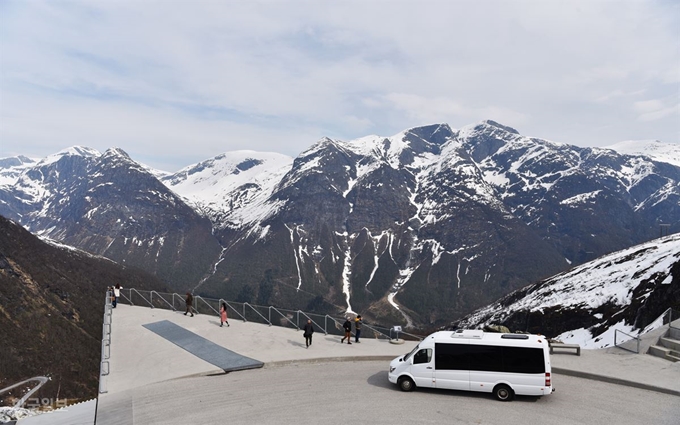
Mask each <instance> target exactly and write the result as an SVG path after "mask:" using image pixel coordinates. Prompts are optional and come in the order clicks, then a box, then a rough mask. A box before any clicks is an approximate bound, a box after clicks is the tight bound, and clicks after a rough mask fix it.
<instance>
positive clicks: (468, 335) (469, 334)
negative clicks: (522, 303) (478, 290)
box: [426, 329, 547, 346]
mask: <svg viewBox="0 0 680 425" xmlns="http://www.w3.org/2000/svg"><path fill="white" fill-rule="evenodd" d="M430 338H432V339H434V342H444V343H451V342H454V343H455V342H457V341H461V342H462V341H469V342H473V343H474V341H483V342H485V343H496V344H502V345H520V346H521V345H527V344H532V345H533V344H536V343H538V344H543V343H544V342H546V341H547V339H546V338H545V337H544V336H542V335H534V334H513V333H496V332H484V331H483V330H477V329H459V330H456V331H439V332H435V333H433V334H431V335H430V336H428V337H427V338H426V339H430Z"/></svg>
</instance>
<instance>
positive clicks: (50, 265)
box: [0, 217, 165, 399]
mask: <svg viewBox="0 0 680 425" xmlns="http://www.w3.org/2000/svg"><path fill="white" fill-rule="evenodd" d="M118 283H122V284H123V286H127V285H130V287H139V288H144V289H155V290H158V291H163V290H165V285H164V284H163V283H162V282H161V281H160V280H159V279H158V278H156V277H155V276H153V275H151V274H148V273H145V272H141V271H138V270H135V269H132V268H125V267H123V266H120V265H118V264H116V263H113V262H111V261H109V260H107V259H104V258H99V257H93V256H91V255H89V254H86V253H84V252H82V251H76V250H73V249H67V248H57V247H55V246H53V245H49V244H46V243H44V242H42V241H40V240H39V239H38V238H37V237H35V236H33V235H31V234H30V233H29V232H27V231H26V230H25V229H23V228H22V227H21V226H20V225H18V224H16V223H14V222H12V221H9V220H7V219H5V218H4V217H0V312H1V313H0V341H2V342H1V345H2V349H1V351H2V355H0V387H2V388H4V387H6V386H9V385H11V384H14V383H16V382H19V381H21V380H24V379H27V378H30V377H33V376H41V375H43V376H50V377H51V378H52V380H51V381H50V382H48V383H47V384H46V385H45V386H44V387H43V388H42V389H41V390H40V392H39V393H38V394H37V396H38V397H46V398H56V397H57V394H58V396H59V397H60V398H70V399H73V398H75V399H82V398H91V397H94V396H96V394H97V386H98V382H99V359H100V350H101V344H100V341H101V338H102V317H103V313H104V311H103V307H104V298H105V295H106V288H107V287H109V286H114V285H116V284H118Z"/></svg>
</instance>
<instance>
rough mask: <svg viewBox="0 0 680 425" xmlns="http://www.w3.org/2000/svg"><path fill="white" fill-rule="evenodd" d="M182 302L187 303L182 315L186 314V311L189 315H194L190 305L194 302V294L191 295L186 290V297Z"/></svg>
mask: <svg viewBox="0 0 680 425" xmlns="http://www.w3.org/2000/svg"><path fill="white" fill-rule="evenodd" d="M184 302H185V303H186V305H187V309H186V311H185V312H184V315H185V316H186V315H187V313H191V317H194V313H193V311H192V309H193V307H192V305H193V304H194V296H193V295H191V292H187V299H186V300H185V301H184Z"/></svg>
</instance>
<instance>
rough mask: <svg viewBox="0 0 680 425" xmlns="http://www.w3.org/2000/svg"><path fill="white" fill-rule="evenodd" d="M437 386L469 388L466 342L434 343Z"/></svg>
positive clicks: (451, 388) (468, 363)
mask: <svg viewBox="0 0 680 425" xmlns="http://www.w3.org/2000/svg"><path fill="white" fill-rule="evenodd" d="M434 348H435V355H434V356H435V366H436V369H435V372H434V379H435V381H436V382H437V388H446V389H449V390H470V360H469V356H468V353H467V351H468V350H467V344H466V343H437V344H435V347H434Z"/></svg>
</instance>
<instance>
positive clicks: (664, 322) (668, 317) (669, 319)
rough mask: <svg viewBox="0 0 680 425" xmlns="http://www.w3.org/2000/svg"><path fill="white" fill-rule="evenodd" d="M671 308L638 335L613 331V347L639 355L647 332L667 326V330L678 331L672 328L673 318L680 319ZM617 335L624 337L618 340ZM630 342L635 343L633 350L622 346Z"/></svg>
mask: <svg viewBox="0 0 680 425" xmlns="http://www.w3.org/2000/svg"><path fill="white" fill-rule="evenodd" d="M674 311H675V310H673V309H672V308H667V309H666V310H665V311H664V312H663V313H661V315H659V317H657V318H656V319H654V320H653V321H652V322H651V323H650V324H649V325H647V327H645V328H644V329H643V330H642V331H641V332H640V333H639V334H637V335H631V334H628V333H626V332H623V331H620V330H618V329H615V330H614V346H615V347H619V348H622V349H624V350H627V351H630V352H633V353H636V354H640V343H641V341H642V338H643V337H644V336H645V335H646V334H648V333H649V332H652V331H654V330H656V329H660V328H662V327H664V326H668V328H669V329H670V328H673V329H680V328H678V327H675V326H673V317H674V316H675V317H676V319H677V318H680V314H678V312H675V314H674ZM619 334H621V335H624V336H625V337H627V338H625V339H624V337H621V338H619ZM631 341H635V349H632V348H629V347H626V346H625V345H623V344H626V343H629V342H631Z"/></svg>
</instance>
